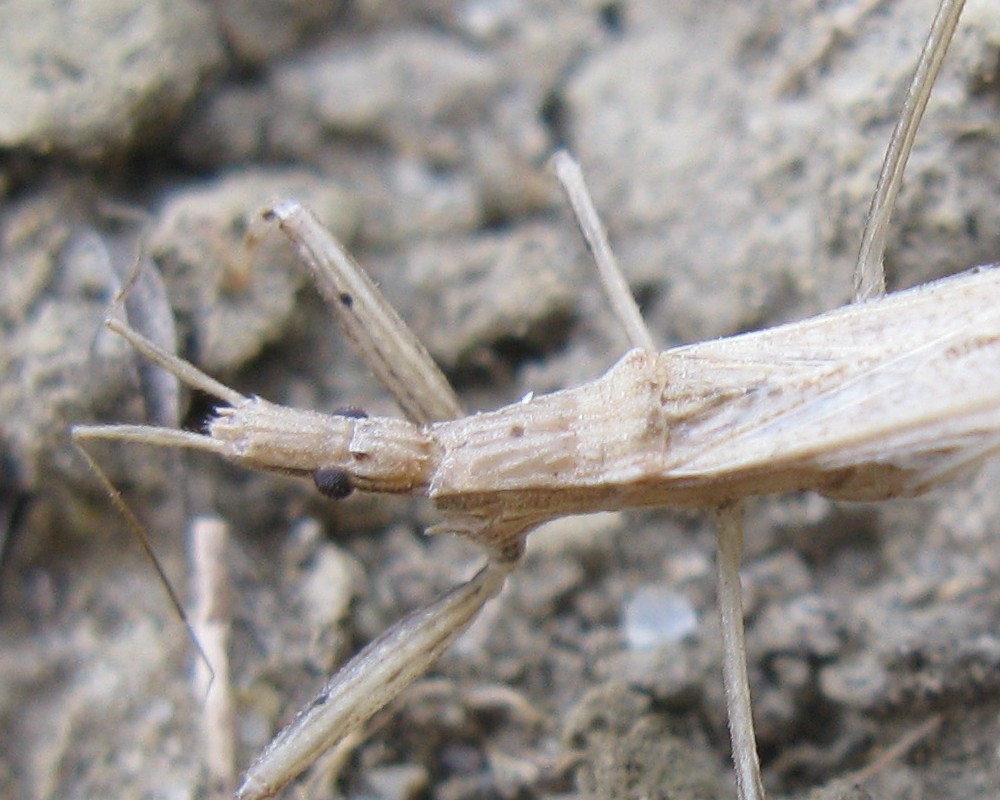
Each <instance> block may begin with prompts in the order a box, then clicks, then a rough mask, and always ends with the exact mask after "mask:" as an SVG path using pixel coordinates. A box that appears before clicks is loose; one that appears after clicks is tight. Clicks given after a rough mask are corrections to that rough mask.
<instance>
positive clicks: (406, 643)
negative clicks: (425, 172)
mask: <svg viewBox="0 0 1000 800" xmlns="http://www.w3.org/2000/svg"><path fill="white" fill-rule="evenodd" d="M517 563H518V562H517V561H500V560H490V561H489V562H488V563H487V564H486V566H485V567H483V568H482V569H481V570H480V571H479V572H478V573H477V574H476V575H475V577H473V578H472V579H471V580H469V581H468V582H466V583H463V584H462V585H461V586H457V587H455V588H454V589H452V590H451V591H450V592H448V593H447V594H446V595H444V596H443V597H441V598H439V599H438V600H436V601H434V602H433V603H431V604H430V605H428V606H426V607H425V608H422V609H420V610H419V611H416V612H415V613H413V614H411V615H410V616H408V617H406V618H404V619H402V620H400V621H399V622H397V623H396V624H395V625H394V626H393V627H392V628H390V629H389V630H387V631H386V632H385V633H383V634H382V635H381V636H379V637H378V638H377V639H375V640H374V641H373V642H371V643H370V644H369V645H368V646H367V647H366V648H365V649H364V650H362V651H361V652H360V653H358V654H357V655H356V656H354V658H352V659H351V660H350V661H348V662H347V664H345V665H344V666H343V667H342V668H341V669H340V671H339V672H337V674H336V675H334V676H333V678H331V680H330V682H329V683H328V684H327V685H326V686H324V687H323V689H322V690H321V691H320V693H319V695H318V696H317V697H316V699H315V700H313V702H312V703H311V704H309V705H308V706H306V707H305V708H304V709H303V710H302V711H300V712H299V714H298V716H297V717H296V718H295V719H294V720H293V721H292V723H291V724H290V725H289V726H288V727H287V728H285V729H284V730H283V731H281V733H279V734H278V735H277V737H276V738H275V739H274V741H273V742H271V744H270V745H268V747H267V749H266V750H265V751H264V752H263V753H262V754H261V756H260V758H258V759H257V761H256V762H254V764H253V765H252V766H251V767H250V769H249V770H247V773H246V776H245V777H244V779H243V784H242V785H241V786H240V788H239V790H238V791H237V792H236V800H261V799H262V798H267V797H273V796H274V795H275V794H277V793H278V792H279V791H281V789H282V787H284V786H285V785H286V784H287V783H288V782H289V781H291V780H292V779H294V778H295V777H296V776H297V775H298V774H299V773H300V772H302V771H303V770H304V769H305V768H306V767H308V766H309V765H310V764H311V763H312V762H313V761H314V760H315V759H316V758H317V757H318V756H319V755H320V753H322V752H324V751H325V750H328V749H329V748H331V747H333V746H335V745H336V744H337V743H338V742H340V741H341V740H342V739H343V738H344V737H345V736H347V735H348V734H349V733H351V732H352V731H353V730H355V729H356V728H358V727H359V726H361V725H362V724H364V723H365V722H366V721H367V720H368V719H370V718H371V717H372V715H374V714H375V713H376V712H377V711H378V710H379V709H381V708H383V707H384V706H385V705H386V704H387V703H389V702H390V701H391V700H393V699H394V698H395V697H396V696H397V695H398V694H399V693H400V692H401V691H403V689H405V688H406V687H407V686H409V685H410V684H411V683H412V682H413V681H414V680H416V679H417V678H419V677H420V676H421V675H423V674H424V673H425V672H427V670H428V669H429V668H430V666H431V664H433V663H434V661H436V660H437V659H438V657H439V656H440V655H441V654H442V653H443V652H444V651H445V650H446V649H447V648H448V646H449V645H450V644H451V643H452V642H453V641H454V640H455V639H456V638H457V637H458V635H459V634H460V633H461V632H462V631H463V630H465V628H466V627H467V626H468V625H469V623H470V622H472V620H473V619H475V617H476V615H477V614H478V613H479V611H480V609H481V608H482V607H483V605H485V603H486V602H487V601H488V600H489V599H490V598H491V597H495V596H496V595H497V594H498V593H499V592H500V589H501V588H503V584H504V581H505V579H506V578H507V575H508V574H509V573H510V571H511V570H512V569H514V568H515V567H516V566H517Z"/></svg>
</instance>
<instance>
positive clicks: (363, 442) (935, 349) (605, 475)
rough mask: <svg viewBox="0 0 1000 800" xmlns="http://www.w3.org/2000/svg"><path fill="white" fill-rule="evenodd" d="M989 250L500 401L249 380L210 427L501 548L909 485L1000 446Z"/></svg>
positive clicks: (882, 493)
mask: <svg viewBox="0 0 1000 800" xmlns="http://www.w3.org/2000/svg"><path fill="white" fill-rule="evenodd" d="M998 300H1000V270H998V269H995V268H982V269H979V270H975V271H973V272H969V273H964V274H962V275H957V276H953V277H951V278H947V279H944V280H941V281H937V282H935V283H932V284H926V285H924V286H920V287H917V288H915V289H911V290H909V291H906V292H900V293H898V294H893V295H888V296H885V297H883V298H880V299H878V300H872V301H868V302H866V303H861V304H857V305H852V306H846V307H844V308H841V309H838V310H836V311H833V312H830V313H827V314H823V315H821V316H818V317H814V318H812V319H809V320H805V321H803V322H797V323H793V324H790V325H783V326H780V327H776V328H771V329H769V330H763V331H757V332H754V333H748V334H744V335H741V336H734V337H730V338H727V339H719V340H716V341H710V342H701V343H699V344H695V345H689V346H686V347H679V348H675V349H673V350H668V351H666V352H662V353H653V352H648V351H643V350H638V349H637V350H632V351H630V352H629V353H628V354H626V355H625V356H624V357H623V358H622V359H621V360H620V361H619V362H618V363H617V364H616V365H615V366H614V367H612V368H611V369H610V370H609V371H608V372H607V373H606V374H605V375H604V376H603V377H601V378H599V379H597V380H595V381H593V382H591V383H588V384H585V385H583V386H579V387H577V388H574V389H566V390H563V391H559V392H555V393H553V394H549V395H545V396H541V397H531V398H528V399H525V400H524V401H522V402H520V403H515V404H513V405H510V406H507V407H505V408H501V409H499V410H497V411H492V412H487V413H481V414H475V415H473V416H468V417H462V418H460V419H456V420H448V421H443V422H436V423H432V424H429V425H424V426H418V425H415V424H413V423H409V422H405V421H403V420H397V419H387V418H375V419H367V418H366V419H354V418H351V417H338V416H324V415H320V414H315V413H313V412H304V411H295V410H291V409H285V408H280V409H279V408H278V407H275V406H273V405H271V404H269V403H266V402H265V401H263V400H259V399H256V398H253V399H248V400H247V401H246V402H245V403H243V404H241V405H240V406H238V407H236V408H233V409H225V410H223V412H222V414H221V417H220V419H219V420H217V421H216V422H215V423H214V424H213V426H212V428H211V433H212V436H213V437H215V438H216V439H218V440H221V441H222V442H225V443H226V447H225V449H224V450H223V451H222V452H223V453H224V454H225V455H227V456H228V457H230V458H233V459H235V460H237V461H242V462H244V463H246V464H249V465H251V466H254V467H258V468H262V469H277V470H281V471H289V472H300V473H311V472H312V471H313V470H316V469H331V468H332V469H338V470H342V471H343V472H345V473H346V474H347V475H349V476H350V479H351V482H352V484H353V485H354V486H355V488H357V489H360V490H364V491H373V492H393V493H405V494H413V495H426V496H427V497H429V498H431V499H432V500H433V501H434V503H435V505H436V506H437V507H438V508H439V509H440V510H441V511H442V512H444V514H445V519H444V521H443V522H442V523H441V525H440V526H438V528H439V529H442V530H451V531H454V532H457V533H462V534H465V535H468V536H471V537H472V538H474V539H475V540H477V541H479V542H480V543H481V544H483V545H486V546H487V547H490V548H491V549H501V550H502V549H504V548H507V547H513V548H514V549H515V550H516V549H517V548H518V546H519V544H520V540H521V538H522V537H523V534H524V533H525V532H526V530H528V529H530V528H531V527H534V526H536V525H538V524H539V523H541V522H543V521H545V520H548V519H551V518H553V517H558V516H564V515H567V514H579V513H586V512H592V511H605V510H612V509H620V508H634V507H639V506H675V507H677V506H687V507H696V508H705V507H714V506H717V505H724V504H726V503H729V502H734V501H736V500H739V499H741V498H744V497H749V496H753V495H761V494H771V493H775V492H787V491H796V490H812V491H816V492H819V493H821V494H824V495H826V496H828V497H834V498H840V499H849V500H883V499H887V498H890V497H899V496H912V495H917V494H921V493H923V492H925V491H927V490H928V489H930V488H932V487H933V486H935V485H937V484H939V483H942V482H945V481H948V480H951V479H952V478H953V477H954V474H955V473H956V472H958V471H960V470H962V469H964V468H966V467H969V466H974V465H975V464H977V463H979V462H980V461H981V460H982V459H983V458H986V457H988V456H989V455H991V454H992V453H993V452H994V451H996V450H997V449H1000V382H995V381H990V380H988V379H984V378H988V376H991V375H996V374H998V373H1000V302H998Z"/></svg>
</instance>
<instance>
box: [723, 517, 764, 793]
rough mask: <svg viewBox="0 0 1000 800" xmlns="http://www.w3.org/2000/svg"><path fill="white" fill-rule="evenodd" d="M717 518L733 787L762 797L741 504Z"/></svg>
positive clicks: (724, 666) (738, 790)
mask: <svg viewBox="0 0 1000 800" xmlns="http://www.w3.org/2000/svg"><path fill="white" fill-rule="evenodd" d="M716 519H717V521H718V522H717V524H718V527H719V554H718V561H717V564H716V591H717V594H718V603H719V612H720V614H721V616H722V675H723V680H724V681H725V686H726V708H727V710H728V712H729V736H730V738H731V739H732V744H733V761H734V762H735V764H736V788H737V792H738V794H739V798H740V800H763V798H764V785H763V783H762V782H761V778H760V760H759V759H758V757H757V738H756V736H755V735H754V730H753V716H752V709H751V706H750V683H749V680H748V679H747V657H746V648H745V646H744V643H743V595H742V589H741V587H740V561H741V560H742V557H743V504H742V503H733V504H732V505H728V506H723V507H722V508H719V509H717V510H716Z"/></svg>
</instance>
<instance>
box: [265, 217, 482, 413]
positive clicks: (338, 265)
mask: <svg viewBox="0 0 1000 800" xmlns="http://www.w3.org/2000/svg"><path fill="white" fill-rule="evenodd" d="M265 218H268V219H276V220H277V221H278V224H279V225H280V226H281V229H282V230H283V231H284V232H285V234H286V235H287V236H288V237H289V238H290V239H291V240H292V242H293V243H294V244H295V246H296V247H297V249H298V251H299V254H300V255H301V256H302V258H303V260H304V261H305V262H306V263H307V264H308V265H309V267H310V269H311V270H312V273H313V277H314V278H315V280H316V285H317V286H318V288H319V290H320V292H321V293H322V295H323V297H324V299H325V300H326V301H327V304H328V305H329V306H330V308H332V309H333V310H334V312H335V313H336V315H337V321H338V322H339V323H340V327H341V329H342V330H343V331H344V334H345V335H346V336H347V338H348V339H349V340H350V341H351V342H352V343H353V344H354V346H355V347H356V348H357V350H358V353H359V354H360V355H361V358H362V359H363V360H364V362H365V364H367V365H368V368H369V369H371V370H372V371H373V372H374V373H375V375H376V377H377V378H378V379H379V380H380V381H381V382H382V385H383V386H385V387H386V388H387V389H388V390H389V391H390V392H392V395H393V397H395V398H396V402H397V403H399V405H400V407H401V408H402V409H403V412H404V413H405V414H406V416H407V417H408V418H409V419H410V420H412V421H413V422H416V423H418V424H425V423H428V422H434V421H437V420H444V419H455V418H456V417H460V416H462V414H463V413H464V412H463V411H462V404H461V403H460V402H459V399H458V396H457V395H456V394H455V390H454V389H452V388H451V384H449V383H448V379H447V378H445V377H444V375H443V374H442V372H441V370H440V369H439V368H438V366H437V364H435V363H434V360H433V359H432V358H431V357H430V355H429V354H428V352H427V348H425V347H424V345H423V343H421V341H420V340H419V339H417V337H416V336H415V335H414V334H413V332H412V331H410V329H409V327H408V326H407V325H406V323H405V322H404V321H403V320H402V318H401V317H400V316H399V314H397V313H396V309H394V308H393V307H392V306H391V305H389V302H388V301H387V300H386V299H385V297H383V296H382V293H381V292H380V291H379V290H378V288H377V287H376V286H375V284H374V283H373V282H372V280H371V278H369V277H368V275H367V274H365V272H364V270H362V269H361V268H360V267H359V266H358V265H357V263H356V262H355V261H354V259H353V258H351V256H350V254H349V253H348V252H347V251H346V250H345V249H344V247H343V246H342V245H341V244H340V242H338V241H337V240H336V239H334V237H333V236H332V235H331V234H330V233H329V231H327V230H326V228H324V227H323V226H322V225H321V224H320V223H319V221H318V220H317V219H316V217H315V216H313V215H312V213H311V212H309V211H307V210H306V209H305V208H303V207H302V206H301V205H299V204H298V203H296V202H294V201H290V200H279V201H277V202H275V203H273V204H272V205H271V207H270V208H269V209H268V210H267V211H266V212H265Z"/></svg>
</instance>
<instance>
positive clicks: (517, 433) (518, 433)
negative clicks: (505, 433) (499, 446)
mask: <svg viewBox="0 0 1000 800" xmlns="http://www.w3.org/2000/svg"><path fill="white" fill-rule="evenodd" d="M510 435H511V436H513V437H514V438H515V439H520V438H521V437H522V436H524V426H523V425H513V426H511V429H510Z"/></svg>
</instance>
